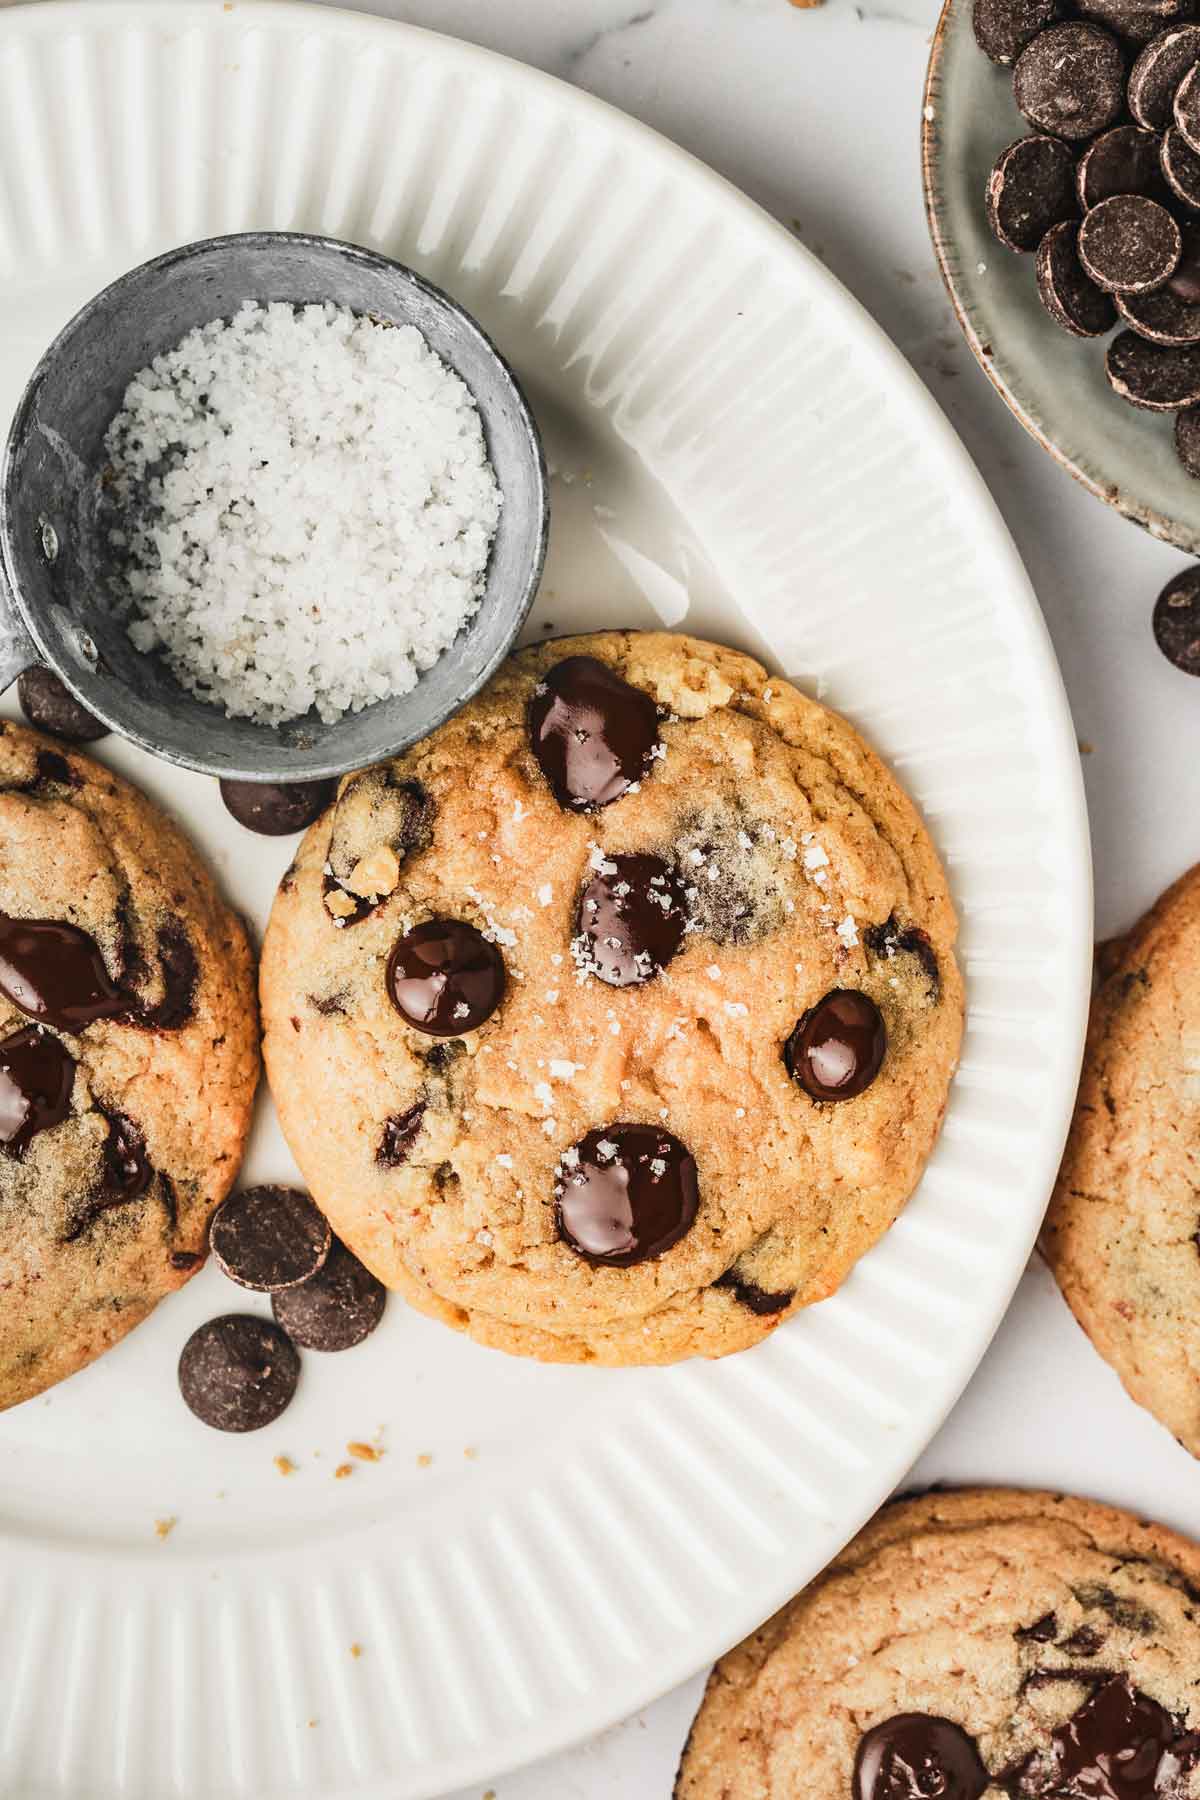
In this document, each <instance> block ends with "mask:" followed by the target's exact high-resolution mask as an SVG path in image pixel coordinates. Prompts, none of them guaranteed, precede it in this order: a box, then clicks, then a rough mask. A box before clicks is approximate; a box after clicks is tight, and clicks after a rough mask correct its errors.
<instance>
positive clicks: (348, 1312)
mask: <svg viewBox="0 0 1200 1800" xmlns="http://www.w3.org/2000/svg"><path fill="white" fill-rule="evenodd" d="M386 1304H387V1289H386V1288H385V1287H384V1285H383V1283H382V1282H381V1281H377V1280H376V1279H375V1277H374V1275H372V1273H371V1271H370V1270H369V1269H368V1268H366V1267H364V1265H363V1264H362V1263H360V1262H359V1260H358V1258H357V1256H355V1255H354V1254H353V1252H352V1251H350V1250H347V1248H346V1246H345V1244H343V1243H342V1241H341V1239H340V1238H334V1240H333V1247H332V1249H331V1250H330V1252H329V1256H328V1259H327V1260H326V1262H325V1264H324V1267H323V1268H321V1269H318V1271H317V1273H316V1274H315V1275H314V1276H313V1277H312V1278H311V1280H309V1281H304V1282H301V1284H300V1286H299V1287H294V1288H288V1289H287V1290H286V1291H285V1292H283V1293H279V1294H273V1295H272V1296H271V1309H272V1311H273V1312H274V1314H275V1317H276V1319H277V1320H278V1322H279V1323H280V1325H282V1326H283V1328H284V1330H285V1331H286V1332H287V1333H288V1336H289V1337H291V1338H293V1339H294V1340H295V1342H296V1343H297V1344H302V1345H303V1346H304V1348H305V1349H306V1350H352V1349H353V1348H354V1346H355V1344H361V1343H362V1341H363V1339H364V1338H365V1337H369V1336H370V1334H371V1333H372V1332H373V1331H374V1329H375V1327H376V1326H377V1325H378V1323H379V1321H380V1319H382V1317H383V1309H384V1307H385V1305H386Z"/></svg>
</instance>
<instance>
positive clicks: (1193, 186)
mask: <svg viewBox="0 0 1200 1800" xmlns="http://www.w3.org/2000/svg"><path fill="white" fill-rule="evenodd" d="M1158 155H1159V163H1160V165H1161V167H1162V172H1163V178H1164V180H1165V181H1166V184H1167V186H1168V188H1169V189H1170V190H1171V192H1172V194H1174V196H1175V198H1176V200H1179V201H1182V203H1183V204H1184V206H1186V207H1189V208H1190V209H1191V210H1192V211H1193V212H1200V156H1198V155H1197V154H1196V152H1195V151H1194V150H1193V149H1192V146H1191V145H1190V144H1189V143H1188V141H1187V139H1186V138H1185V137H1184V135H1183V133H1182V131H1180V129H1179V127H1178V126H1177V125H1172V126H1170V127H1169V129H1168V130H1167V131H1165V132H1164V133H1163V138H1162V143H1161V145H1160V147H1159V153H1158Z"/></svg>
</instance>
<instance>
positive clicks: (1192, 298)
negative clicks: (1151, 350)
mask: <svg viewBox="0 0 1200 1800" xmlns="http://www.w3.org/2000/svg"><path fill="white" fill-rule="evenodd" d="M1117 311H1118V312H1119V313H1120V315H1121V317H1122V318H1123V319H1124V320H1125V321H1126V322H1127V323H1128V324H1130V325H1132V326H1133V329H1134V330H1135V331H1136V332H1137V334H1138V336H1139V337H1144V338H1146V339H1148V340H1149V342H1150V343H1152V344H1170V345H1181V344H1200V229H1192V230H1190V231H1187V232H1185V233H1184V237H1183V255H1182V256H1181V257H1180V259H1179V266H1178V268H1177V269H1176V270H1175V272H1174V274H1173V275H1172V276H1171V278H1170V280H1169V281H1168V282H1167V283H1166V285H1165V286H1164V287H1160V288H1159V289H1158V290H1157V291H1156V292H1155V293H1153V294H1136V295H1135V294H1118V295H1117Z"/></svg>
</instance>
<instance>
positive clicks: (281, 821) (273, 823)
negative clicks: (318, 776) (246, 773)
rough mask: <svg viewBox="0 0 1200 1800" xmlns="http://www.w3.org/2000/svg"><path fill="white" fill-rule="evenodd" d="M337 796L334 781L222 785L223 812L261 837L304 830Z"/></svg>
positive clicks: (248, 782) (278, 835)
mask: <svg viewBox="0 0 1200 1800" xmlns="http://www.w3.org/2000/svg"><path fill="white" fill-rule="evenodd" d="M336 793H337V782H336V781H334V780H330V781H288V782H280V781H226V780H222V782H221V798H222V800H223V801H224V802H225V810H226V811H227V812H229V813H232V815H233V817H234V818H235V819H236V820H237V822H238V824H239V825H244V826H245V827H246V830H247V831H256V832H257V833H258V834H259V836H260V837H290V836H291V835H292V834H293V833H294V832H297V831H307V829H308V827H309V826H310V825H311V824H312V823H313V821H314V820H315V819H319V818H320V816H321V814H322V813H323V812H324V811H325V808H326V807H327V806H328V805H329V803H330V801H331V800H332V799H333V796H334V795H335V794H336Z"/></svg>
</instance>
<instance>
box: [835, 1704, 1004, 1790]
mask: <svg viewBox="0 0 1200 1800" xmlns="http://www.w3.org/2000/svg"><path fill="white" fill-rule="evenodd" d="M989 1781H990V1778H989V1776H988V1772H987V1770H986V1769H985V1768H984V1766H983V1763H982V1761H981V1759H980V1755H979V1750H978V1747H977V1746H976V1743H975V1740H974V1738H973V1737H969V1736H968V1735H967V1733H966V1732H965V1731H964V1730H963V1728H962V1726H961V1725H955V1724H954V1723H953V1721H952V1720H950V1719H937V1718H932V1717H931V1716H930V1715H929V1714H928V1713H897V1714H896V1716H895V1718H893V1719H885V1720H884V1721H883V1723H882V1724H880V1725H875V1726H873V1727H872V1729H871V1730H870V1731H868V1732H867V1734H866V1736H865V1737H864V1738H863V1739H862V1741H861V1743H860V1744H859V1746H858V1755H857V1756H856V1757H855V1759H854V1800H979V1796H980V1795H981V1794H982V1793H983V1792H984V1790H985V1789H986V1788H987V1787H988V1786H989Z"/></svg>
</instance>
